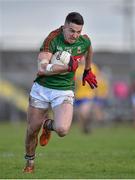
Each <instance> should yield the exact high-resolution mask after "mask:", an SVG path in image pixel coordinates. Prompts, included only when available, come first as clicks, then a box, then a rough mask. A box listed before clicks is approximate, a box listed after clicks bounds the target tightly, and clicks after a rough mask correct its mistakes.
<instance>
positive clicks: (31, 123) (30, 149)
mask: <svg viewBox="0 0 135 180" xmlns="http://www.w3.org/2000/svg"><path fill="white" fill-rule="evenodd" d="M46 113H47V110H44V109H39V108H35V107H32V106H29V108H28V114H27V132H26V140H25V149H26V155H25V159H26V161H27V163H26V167H25V169H24V172H32V171H33V169H34V158H35V150H36V146H37V143H38V133H39V130H40V128H41V126H42V123H43V121H44V119H45V114H46Z"/></svg>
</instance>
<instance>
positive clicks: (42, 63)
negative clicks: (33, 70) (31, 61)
mask: <svg viewBox="0 0 135 180" xmlns="http://www.w3.org/2000/svg"><path fill="white" fill-rule="evenodd" d="M52 56H53V54H52V53H50V52H40V53H39V55H38V75H53V74H59V73H63V72H67V71H68V65H58V64H49V63H50V61H51V58H52Z"/></svg>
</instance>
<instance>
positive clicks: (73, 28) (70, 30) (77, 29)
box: [63, 23, 83, 44]
mask: <svg viewBox="0 0 135 180" xmlns="http://www.w3.org/2000/svg"><path fill="white" fill-rule="evenodd" d="M82 27H83V25H77V24H74V23H66V24H65V25H64V28H63V33H64V38H65V40H66V41H67V42H68V43H70V44H73V43H74V42H75V41H76V40H77V39H78V38H79V36H80V35H81V32H82Z"/></svg>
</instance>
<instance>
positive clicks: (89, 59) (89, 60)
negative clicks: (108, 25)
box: [85, 46, 93, 70]
mask: <svg viewBox="0 0 135 180" xmlns="http://www.w3.org/2000/svg"><path fill="white" fill-rule="evenodd" d="M92 58H93V50H92V46H90V47H89V49H88V52H87V54H86V57H85V69H86V70H88V69H90V68H91V63H92Z"/></svg>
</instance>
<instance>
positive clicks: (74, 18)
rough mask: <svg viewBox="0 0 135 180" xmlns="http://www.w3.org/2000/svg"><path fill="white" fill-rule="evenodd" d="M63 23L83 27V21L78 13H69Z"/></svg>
mask: <svg viewBox="0 0 135 180" xmlns="http://www.w3.org/2000/svg"><path fill="white" fill-rule="evenodd" d="M65 23H75V24H77V25H83V24H84V20H83V17H82V15H81V14H80V13H78V12H71V13H69V14H68V15H67V17H66V20H65Z"/></svg>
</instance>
